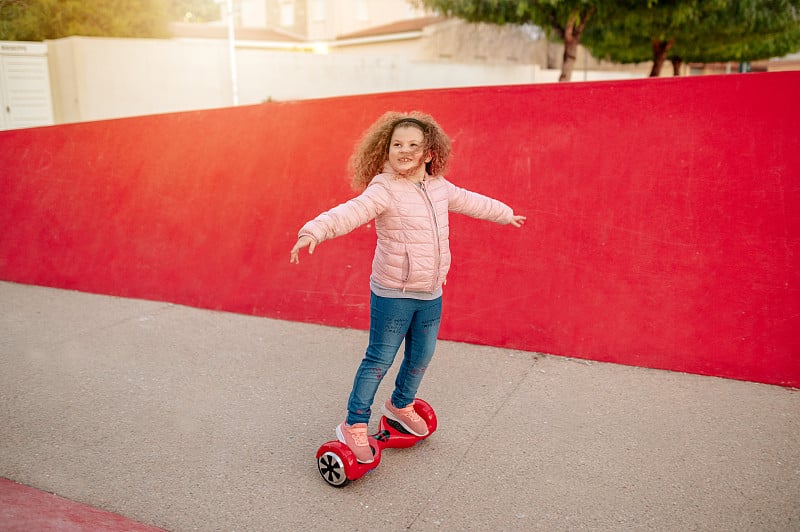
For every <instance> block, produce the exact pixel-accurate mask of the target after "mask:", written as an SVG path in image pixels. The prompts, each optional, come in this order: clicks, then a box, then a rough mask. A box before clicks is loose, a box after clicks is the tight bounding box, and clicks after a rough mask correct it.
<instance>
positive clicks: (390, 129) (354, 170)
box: [348, 111, 450, 191]
mask: <svg viewBox="0 0 800 532" xmlns="http://www.w3.org/2000/svg"><path fill="white" fill-rule="evenodd" d="M398 125H403V126H411V127H416V128H417V129H421V130H422V134H423V139H424V143H425V146H424V147H423V148H424V149H425V150H427V151H428V152H429V153H430V155H431V161H430V162H429V163H426V164H425V171H426V172H428V174H430V175H432V176H439V175H442V174H444V172H445V171H446V169H447V162H448V160H449V158H450V139H449V138H448V137H447V135H445V133H444V131H442V128H441V127H439V124H437V123H436V121H435V120H434V119H433V117H432V116H430V115H427V114H425V113H422V112H420V111H411V112H409V113H399V112H397V111H389V112H387V113H384V115H383V116H381V117H380V118H379V119H378V120H377V121H376V122H375V123H374V124H372V125H371V126H370V127H369V128H368V129H367V130H366V132H364V135H363V136H362V137H361V140H360V141H359V142H358V143H357V144H356V149H355V151H354V152H353V155H351V156H350V162H349V165H348V166H349V170H350V173H351V175H352V176H353V177H352V180H351V181H350V184H351V186H352V187H353V189H354V190H356V191H362V190H364V189H365V188H367V185H369V184H370V182H371V181H372V178H373V177H375V176H376V175H378V174H380V173H381V172H382V171H383V165H384V163H386V159H387V157H388V154H389V143H390V142H391V140H392V133H394V130H395V128H396V127H397V126H398Z"/></svg>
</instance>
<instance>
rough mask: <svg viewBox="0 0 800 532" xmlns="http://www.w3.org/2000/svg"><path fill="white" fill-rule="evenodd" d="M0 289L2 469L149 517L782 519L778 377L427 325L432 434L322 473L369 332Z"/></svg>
mask: <svg viewBox="0 0 800 532" xmlns="http://www.w3.org/2000/svg"><path fill="white" fill-rule="evenodd" d="M0 302H2V304H0V420H1V421H2V422H1V423H0V477H5V478H7V479H11V480H14V481H16V482H19V483H22V484H24V485H28V486H32V487H35V488H37V489H39V490H42V491H43V492H47V493H55V494H57V495H59V496H61V497H64V498H66V499H69V500H71V501H75V502H77V503H82V504H86V505H89V506H90V507H93V508H96V509H100V510H103V511H107V512H113V513H115V514H120V515H122V516H125V517H127V518H130V519H132V520H134V521H136V522H139V523H143V524H146V525H152V526H156V527H161V528H165V529H168V530H172V531H190V530H209V531H211V530H213V531H216V530H237V531H246V530H376V529H377V530H385V531H394V530H493V531H494V530H547V531H550V530H632V529H636V530H736V531H741V530H753V531H756V530H757V531H767V530H775V531H778V530H780V531H783V530H785V531H797V530H800V393H798V392H797V391H794V390H790V389H785V388H779V387H775V386H768V385H762V384H755V383H748V382H739V381H732V380H725V379H717V378H709V377H699V376H695V375H686V374H679V373H671V372H666V371H655V370H648V369H642V368H633V367H626V366H618V365H613V364H602V363H594V362H585V361H580V360H573V359H568V358H563V357H554V356H544V355H540V354H536V353H527V352H522V351H513V350H505V349H496V348H490V347H483V346H474V345H466V344H459V343H453V342H441V343H440V345H439V348H438V351H437V355H436V357H435V358H434V362H433V364H432V365H431V368H430V371H429V373H428V375H427V376H426V380H425V381H424V383H423V387H422V389H421V390H420V396H421V397H424V398H425V399H427V400H428V401H429V402H430V403H431V404H432V405H433V406H434V408H436V410H437V414H438V418H439V430H438V431H437V432H436V433H435V434H434V435H433V436H432V437H431V438H429V439H428V440H426V441H425V442H423V443H422V444H420V445H418V446H417V447H415V448H412V449H388V450H386V452H385V454H384V456H383V460H382V463H381V465H380V467H379V468H378V469H376V470H375V471H373V472H371V473H370V474H368V475H367V476H366V477H364V478H362V479H360V480H358V481H356V482H354V483H352V484H350V485H349V486H347V487H345V488H343V489H335V488H331V487H330V486H328V485H327V484H325V483H324V482H323V481H322V479H321V478H320V476H319V475H318V473H317V470H316V462H315V459H314V453H315V452H316V449H317V447H318V446H319V445H320V444H321V443H322V442H323V441H325V440H327V439H330V438H332V437H333V428H334V427H335V425H336V424H337V423H338V422H339V421H340V419H341V418H342V416H343V408H344V403H345V400H346V398H347V394H348V392H349V388H350V384H351V382H352V377H353V373H354V371H355V369H356V366H357V364H358V362H359V360H360V357H361V355H362V353H363V351H364V347H365V345H366V341H367V334H366V332H363V331H356V330H345V329H334V328H327V327H321V326H315V325H307V324H301V323H291V322H283V321H276V320H269V319H263V318H255V317H250V316H242V315H236V314H227V313H218V312H211V311H205V310H197V309H193V308H187V307H182V306H178V305H173V304H169V303H161V302H150V301H141V300H130V299H121V298H113V297H106V296H97V295H90V294H85V293H79V292H71V291H64V290H54V289H47V288H40V287H32V286H24V285H18V284H12V283H2V282H0ZM445 319H447V316H446V315H445ZM387 378H388V381H387V382H385V383H384V385H383V387H382V388H381V390H380V391H379V392H378V394H379V397H378V400H382V399H381V398H384V397H385V396H386V395H387V394H388V393H389V392H390V389H389V387H390V385H391V382H393V376H392V375H390V376H389V377H387ZM375 421H377V420H374V421H373V425H375V424H376V423H375ZM11 505H12V502H11V498H10V497H8V496H2V495H0V529H4V528H5V529H8V528H11V526H12V525H13V524H14V523H10V522H8V521H6V522H2V520H3V519H4V516H8V515H10V510H9V508H10V506H11ZM4 509H5V511H4ZM29 511H30V513H31V515H30V518H31V522H33V520H34V519H36V515H33V513H34V509H31V510H29ZM5 519H9V518H8V517H5ZM59 530H80V528H61V529H59Z"/></svg>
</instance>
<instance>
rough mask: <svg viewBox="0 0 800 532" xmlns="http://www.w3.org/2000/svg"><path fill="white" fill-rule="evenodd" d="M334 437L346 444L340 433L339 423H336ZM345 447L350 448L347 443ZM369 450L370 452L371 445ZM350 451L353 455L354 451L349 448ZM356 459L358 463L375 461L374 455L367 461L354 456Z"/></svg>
mask: <svg viewBox="0 0 800 532" xmlns="http://www.w3.org/2000/svg"><path fill="white" fill-rule="evenodd" d="M336 439H337V440H339V441H340V442H341V443H343V444H345V445H347V442H346V441H345V440H344V434H342V426H341V425H336ZM347 448H348V449H350V446H349V445H347ZM369 451H370V452H372V446H370V448H369ZM350 452H351V453H353V456H355V454H356V453H355V452H353V449H350ZM356 461H357V462H358V463H359V464H371V463H372V462H374V461H375V456H374V455H373V456H372V458H370V459H369V461H364V460H359V458H358V457H356Z"/></svg>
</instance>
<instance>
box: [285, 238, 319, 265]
mask: <svg viewBox="0 0 800 532" xmlns="http://www.w3.org/2000/svg"><path fill="white" fill-rule="evenodd" d="M306 246H308V254H309V255H311V254H312V253H314V248H315V247H317V241H316V240H314V239H313V238H311V237H310V236H308V235H303V236H301V237H300V238H298V239H297V242H296V243H295V245H294V247H293V248H292V251H291V253H290V254H289V262H290V263H293V264H299V263H300V250H301V249H303V248H304V247H306Z"/></svg>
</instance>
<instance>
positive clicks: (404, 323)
mask: <svg viewBox="0 0 800 532" xmlns="http://www.w3.org/2000/svg"><path fill="white" fill-rule="evenodd" d="M449 156H450V139H449V138H448V137H447V135H445V133H444V132H443V131H442V129H441V128H440V127H439V125H438V124H437V123H436V122H435V121H434V119H433V118H432V117H431V116H429V115H427V114H423V113H420V112H417V111H414V112H411V113H407V114H401V113H397V112H388V113H386V114H384V115H383V116H382V117H380V118H379V119H378V121H377V122H375V123H374V124H373V125H372V126H371V127H370V128H369V129H368V130H367V131H366V133H365V134H364V137H363V138H362V140H361V142H360V144H359V145H358V146H357V148H356V151H355V153H353V155H352V156H351V158H350V169H351V171H352V173H353V179H352V185H353V188H354V189H355V190H357V191H359V192H360V195H359V196H357V197H355V198H353V199H351V200H350V201H347V202H346V203H343V204H341V205H339V206H337V207H334V208H333V209H331V210H329V211H327V212H324V213H322V214H320V215H319V216H317V217H316V218H314V219H313V220H311V221H310V222H308V223H306V224H305V225H304V226H303V227H302V228H301V229H300V231H299V233H298V239H297V242H296V243H295V245H294V247H292V250H291V254H290V261H291V262H292V263H298V262H299V252H300V250H301V249H303V248H304V247H308V253H309V254H312V253H313V252H314V249H315V248H316V246H317V245H319V244H320V243H321V242H323V241H325V240H330V239H331V238H334V237H337V236H341V235H344V234H346V233H349V232H350V231H352V230H353V229H355V228H357V227H359V226H360V225H362V224H365V223H367V222H369V221H370V220H372V219H373V218H374V219H375V230H376V232H377V234H378V242H377V246H376V248H375V256H374V258H373V261H372V275H371V276H370V291H371V294H370V331H369V346H368V347H367V351H366V354H365V356H364V359H363V360H362V361H361V365H360V366H359V368H358V371H357V372H356V376H355V382H354V383H353V389H352V392H351V393H350V399H349V401H348V403H347V416H346V418H345V420H344V421H343V422H342V423H341V424H340V425H339V426H338V427H336V436H337V438H338V439H339V441H341V442H343V443H345V444H346V445H347V446H348V447H349V448H350V449H351V450H352V451H353V453H354V454H355V456H356V459H357V460H358V461H359V462H362V463H369V462H372V460H373V452H372V449H371V448H370V446H369V443H368V440H367V425H368V423H369V419H370V415H371V413H372V403H373V401H374V399H375V393H376V392H377V390H378V386H379V384H380V382H381V379H382V378H383V376H384V375H386V372H387V371H388V369H389V368H390V367H391V365H392V362H393V361H394V358H395V355H396V354H397V351H398V350H399V348H400V344H401V343H402V342H403V340H405V354H404V357H403V362H402V364H401V365H400V369H399V371H398V374H397V378H396V380H395V387H394V392H393V393H392V395H391V397H390V398H389V399H388V400H387V401H386V403H385V404H384V405H383V407H382V411H383V413H384V415H386V417H388V418H389V419H393V420H395V421H397V422H398V423H400V424H401V425H402V426H403V427H404V428H405V429H406V430H407V431H408V432H410V433H412V434H414V435H417V436H425V435H426V434H427V433H428V428H427V424H426V423H425V421H424V420H423V419H422V418H421V417H420V416H419V415H418V414H417V413H416V411H415V410H414V399H415V396H416V393H417V389H418V388H419V385H420V382H421V381H422V376H423V374H424V373H425V370H426V368H427V367H428V364H429V362H430V361H431V358H432V357H433V351H434V348H435V346H436V337H437V335H438V333H439V322H440V319H441V314H442V285H443V284H444V282H445V277H446V276H447V272H448V270H449V268H450V246H449V224H448V218H447V216H448V212H450V211H452V212H458V213H462V214H466V215H468V216H472V217H474V218H481V219H484V220H490V221H492V222H497V223H500V224H511V225H513V226H514V227H521V226H522V224H524V223H525V217H524V216H519V215H516V214H514V211H512V210H511V208H510V207H508V206H507V205H505V204H503V203H501V202H499V201H497V200H494V199H491V198H488V197H486V196H482V195H480V194H476V193H474V192H470V191H468V190H465V189H463V188H459V187H457V186H455V185H453V184H452V183H450V182H449V181H447V180H446V179H445V178H444V177H443V174H444V172H445V169H446V168H447V162H448V159H449Z"/></svg>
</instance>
